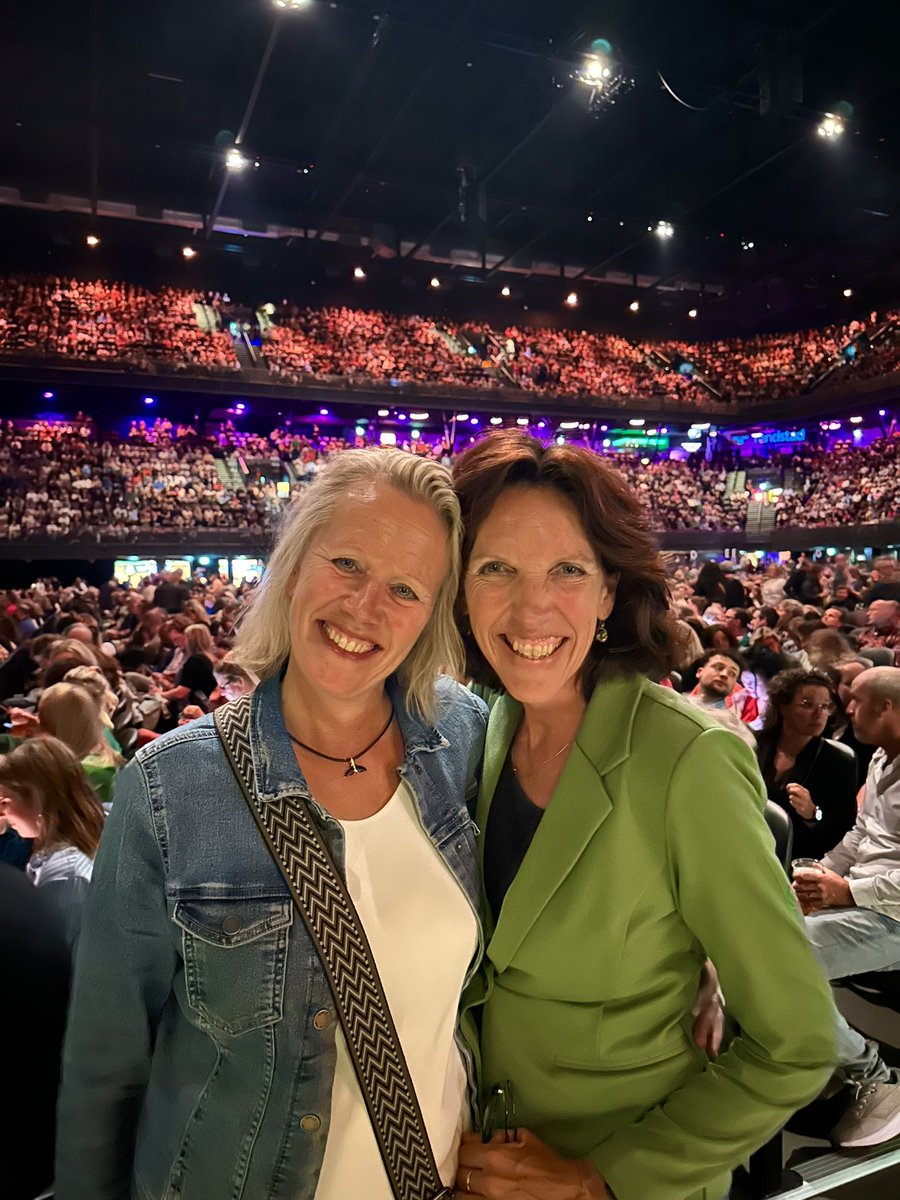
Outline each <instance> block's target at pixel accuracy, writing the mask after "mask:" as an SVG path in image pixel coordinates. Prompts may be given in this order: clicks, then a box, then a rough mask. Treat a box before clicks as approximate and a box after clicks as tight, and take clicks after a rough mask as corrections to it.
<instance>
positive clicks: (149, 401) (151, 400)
mask: <svg viewBox="0 0 900 1200" xmlns="http://www.w3.org/2000/svg"><path fill="white" fill-rule="evenodd" d="M144 403H145V404H148V405H149V404H155V403H156V400H155V399H154V398H153V396H145V397H144Z"/></svg>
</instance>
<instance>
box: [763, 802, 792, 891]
mask: <svg viewBox="0 0 900 1200" xmlns="http://www.w3.org/2000/svg"><path fill="white" fill-rule="evenodd" d="M765 817H766V824H767V825H768V827H769V830H770V832H771V834H772V837H773V838H774V839H775V856H776V858H777V859H778V861H779V862H780V863H781V865H782V866H783V867H784V869H785V871H786V872H787V876H788V879H790V877H791V853H792V852H793V849H794V828H793V826H792V825H791V819H790V817H789V816H788V815H787V813H786V812H785V811H784V809H783V808H781V807H780V806H779V805H777V804H773V803H772V801H771V800H767V801H766V812H765Z"/></svg>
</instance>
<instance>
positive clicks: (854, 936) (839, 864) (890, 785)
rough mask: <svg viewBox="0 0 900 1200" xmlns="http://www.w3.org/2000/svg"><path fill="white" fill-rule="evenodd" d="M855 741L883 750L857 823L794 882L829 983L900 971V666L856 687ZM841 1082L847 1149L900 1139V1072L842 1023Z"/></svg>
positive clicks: (868, 674)
mask: <svg viewBox="0 0 900 1200" xmlns="http://www.w3.org/2000/svg"><path fill="white" fill-rule="evenodd" d="M847 712H848V715H849V717H850V719H851V721H852V722H853V730H854V733H855V734H856V737H857V738H858V739H859V740H860V741H861V742H863V743H865V744H867V745H874V746H878V750H877V751H876V753H875V755H874V757H873V759H872V762H871V764H870V766H869V773H868V776H867V778H866V785H865V800H864V802H863V806H862V809H861V810H860V813H859V816H858V818H857V821H856V824H855V825H854V827H853V828H852V829H851V830H850V832H849V833H848V834H847V835H846V836H845V837H844V839H843V841H842V842H840V843H839V844H838V845H837V846H835V848H834V849H833V850H832V851H831V852H830V853H829V854H826V855H825V857H824V858H823V860H822V867H823V868H824V870H823V871H822V872H821V873H819V874H816V873H813V872H804V874H803V876H802V877H801V878H798V879H796V880H795V882H794V890H795V892H796V893H797V897H798V899H799V901H800V906H801V908H802V909H803V912H804V913H805V914H806V932H807V936H808V937H809V940H810V943H811V945H812V948H813V951H814V953H815V954H816V957H817V958H818V959H819V962H820V963H821V965H822V967H823V968H824V970H825V973H826V975H827V976H828V978H829V979H841V978H844V977H846V976H852V975H859V974H862V973H864V972H868V971H885V970H900V669H898V668H897V667H873V668H871V669H870V670H868V671H863V672H862V674H861V675H858V676H857V677H856V679H855V680H854V681H853V685H852V687H851V691H850V703H849V705H848V709H847ZM837 1049H838V1075H839V1076H840V1077H841V1078H843V1079H844V1080H845V1081H846V1082H847V1083H850V1084H852V1085H853V1091H854V1096H853V1099H852V1101H851V1104H850V1106H849V1107H848V1109H847V1110H846V1111H845V1113H844V1115H843V1116H842V1117H841V1119H840V1121H839V1122H838V1124H837V1125H836V1126H835V1128H834V1130H833V1132H832V1139H833V1140H834V1141H835V1142H836V1143H837V1144H838V1145H841V1146H851V1147H857V1146H874V1145H878V1144H879V1143H881V1142H884V1141H888V1140H889V1139H890V1138H892V1137H895V1136H896V1135H897V1134H900V1075H898V1073H897V1072H896V1071H892V1070H891V1068H890V1067H888V1066H887V1064H886V1063H885V1062H884V1060H883V1059H882V1058H881V1056H880V1054H879V1053H878V1047H877V1045H876V1043H874V1042H867V1041H866V1039H865V1038H864V1037H863V1036H862V1035H861V1034H859V1033H857V1032H856V1030H854V1029H852V1028H851V1027H850V1026H849V1025H848V1024H847V1022H846V1021H845V1020H844V1018H843V1017H841V1016H839V1015H838V1016H837Z"/></svg>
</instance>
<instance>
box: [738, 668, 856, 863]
mask: <svg viewBox="0 0 900 1200" xmlns="http://www.w3.org/2000/svg"><path fill="white" fill-rule="evenodd" d="M834 701H835V696H834V688H833V685H832V683H831V680H830V679H829V678H828V676H827V675H825V674H824V673H823V672H821V671H805V670H803V669H802V668H793V669H791V670H789V671H783V672H782V673H781V674H780V675H776V676H775V678H774V679H773V680H772V681H771V683H770V684H769V711H768V713H767V715H766V724H765V728H764V729H763V730H762V731H761V732H760V733H759V735H758V737H757V751H756V754H757V759H758V760H759V768H760V771H761V772H762V777H763V779H764V781H765V784H766V791H767V793H768V796H769V799H770V800H772V801H773V802H774V803H775V804H778V805H780V807H781V808H783V809H784V810H785V812H786V813H787V814H788V816H789V817H790V819H791V824H792V825H793V827H794V854H795V856H796V857H797V858H819V857H820V856H821V855H823V854H824V853H825V852H826V851H827V850H828V849H830V848H831V847H832V846H834V845H835V844H836V843H837V842H839V841H840V839H841V838H842V837H843V836H844V834H845V833H846V832H847V830H848V829H850V828H851V827H852V825H853V823H854V821H855V820H856V791H857V787H856V756H855V755H852V754H850V753H848V752H847V751H846V750H845V749H843V748H839V747H837V746H836V745H834V744H833V743H831V742H829V740H828V739H827V738H826V737H824V736H823V734H824V732H825V726H826V725H827V724H828V720H829V717H830V716H831V714H832V713H833V712H834V707H835V704H834Z"/></svg>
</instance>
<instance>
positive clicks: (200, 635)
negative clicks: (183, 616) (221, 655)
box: [184, 621, 216, 658]
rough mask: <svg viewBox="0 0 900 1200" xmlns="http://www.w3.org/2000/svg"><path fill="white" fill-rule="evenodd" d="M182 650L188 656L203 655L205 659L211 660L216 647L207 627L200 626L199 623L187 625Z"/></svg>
mask: <svg viewBox="0 0 900 1200" xmlns="http://www.w3.org/2000/svg"><path fill="white" fill-rule="evenodd" d="M184 648H185V650H186V651H187V652H188V654H205V655H206V657H207V658H212V657H213V655H214V654H215V652H216V646H215V642H213V640H212V634H211V633H210V632H209V628H208V626H206V625H201V624H200V623H199V621H198V622H196V623H195V624H194V625H188V627H187V629H186V630H185V631H184Z"/></svg>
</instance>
